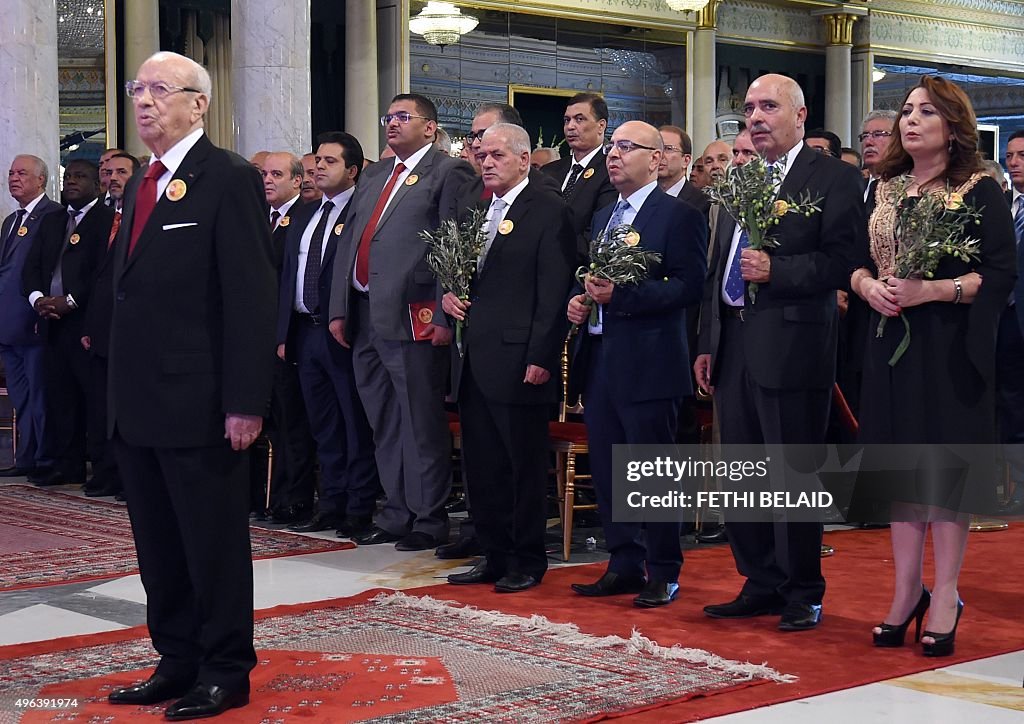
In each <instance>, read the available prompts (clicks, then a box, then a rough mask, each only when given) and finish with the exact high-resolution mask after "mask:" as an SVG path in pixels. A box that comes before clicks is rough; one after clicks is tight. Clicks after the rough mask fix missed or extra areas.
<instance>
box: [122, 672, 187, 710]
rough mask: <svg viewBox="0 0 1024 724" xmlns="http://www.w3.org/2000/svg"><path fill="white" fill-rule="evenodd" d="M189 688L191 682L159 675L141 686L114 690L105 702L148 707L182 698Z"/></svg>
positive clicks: (153, 676)
mask: <svg viewBox="0 0 1024 724" xmlns="http://www.w3.org/2000/svg"><path fill="white" fill-rule="evenodd" d="M190 688H192V681H191V680H181V679H169V678H167V677H166V676H161V675H160V674H153V675H152V676H150V677H149V678H148V679H146V680H145V681H143V682H142V683H141V684H135V685H134V686H126V687H124V688H123V689H114V690H113V691H111V692H110V694H108V695H107V701H108V702H110V703H111V704H134V705H136V706H148V705H150V704H159V703H160V702H161V701H167V700H168V699H174V698H175V697H178V696H182V695H184V694H185V692H187V691H188V690H189V689H190Z"/></svg>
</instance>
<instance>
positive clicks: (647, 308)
mask: <svg viewBox="0 0 1024 724" xmlns="http://www.w3.org/2000/svg"><path fill="white" fill-rule="evenodd" d="M613 208H614V204H612V205H611V206H606V207H605V208H603V209H601V210H600V211H598V212H597V213H596V214H594V220H593V224H592V228H593V229H595V230H598V229H604V227H605V226H607V224H608V220H609V219H610V218H611V214H612V209H613ZM632 226H633V228H635V229H636V230H637V232H639V234H640V246H642V247H643V248H644V249H646V250H648V251H654V252H657V253H659V254H661V261H660V262H659V263H657V264H654V265H653V266H652V267H651V269H650V273H649V275H648V277H647V279H645V280H643V281H642V282H640V283H639V284H636V285H624V286H617V287H615V291H614V292H613V294H612V299H611V302H609V303H608V304H607V305H605V308H604V321H603V336H604V342H603V343H602V344H601V346H600V348H599V352H600V354H602V355H604V358H605V364H606V369H607V371H608V383H609V385H610V389H609V394H610V395H611V396H612V399H613V400H618V401H621V402H623V403H627V402H641V401H648V400H664V399H678V398H682V397H684V396H686V395H689V394H692V393H693V380H692V377H693V375H691V374H690V372H689V369H690V355H689V349H688V346H687V341H686V314H685V308H686V307H688V306H690V305H693V304H696V303H698V302H699V301H700V298H701V293H702V290H703V285H704V275H705V273H706V269H707V247H708V241H707V240H708V225H707V221H706V220H705V219H704V215H703V214H701V213H700V212H699V211H697V209H695V208H693V207H692V206H690V205H689V204H688V203H686V202H685V201H680V200H679V199H675V198H673V197H671V196H669V195H668V194H666V193H665V192H664V191H662V190H661V189H659V188H655V189H654V190H653V191H652V192H651V194H650V196H648V197H647V199H646V201H644V204H643V206H641V207H640V211H639V213H637V215H636V218H635V219H634V220H633V224H632ZM576 293H577V294H580V293H582V290H581V289H579V288H578V287H577V290H576ZM575 344H576V348H575V355H574V361H573V366H572V374H571V377H570V398H572V397H574V396H575V395H576V394H578V393H581V392H582V391H583V390H584V389H585V387H586V380H585V377H586V371H587V367H588V364H587V359H588V356H589V355H590V354H591V353H592V352H593V351H594V350H593V349H592V345H591V344H590V335H589V334H588V332H587V327H586V325H585V324H584V325H581V327H580V329H579V333H578V335H577V339H576V343H575Z"/></svg>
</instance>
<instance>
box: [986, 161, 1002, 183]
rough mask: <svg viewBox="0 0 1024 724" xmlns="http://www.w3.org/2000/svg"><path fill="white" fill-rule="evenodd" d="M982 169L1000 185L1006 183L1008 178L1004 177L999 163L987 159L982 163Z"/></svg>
mask: <svg viewBox="0 0 1024 724" xmlns="http://www.w3.org/2000/svg"><path fill="white" fill-rule="evenodd" d="M981 169H982V170H983V171H984V172H985V173H987V174H988V175H989V176H991V177H992V178H994V179H995V180H996V181H998V182H999V183H1003V182H1004V181H1006V176H1004V175H1003V167H1002V166H1001V165H1000V164H999V162H998V161H993V160H992V159H990V158H986V159H985V160H984V161H982V162H981Z"/></svg>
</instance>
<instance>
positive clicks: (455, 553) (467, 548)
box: [434, 535, 484, 561]
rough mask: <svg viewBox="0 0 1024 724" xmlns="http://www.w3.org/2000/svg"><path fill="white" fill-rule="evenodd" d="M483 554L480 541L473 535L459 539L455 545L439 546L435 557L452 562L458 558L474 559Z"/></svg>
mask: <svg viewBox="0 0 1024 724" xmlns="http://www.w3.org/2000/svg"><path fill="white" fill-rule="evenodd" d="M483 552H484V550H483V548H481V547H480V541H479V540H478V539H477V537H476V536H475V535H472V536H466V537H465V538H459V539H458V540H457V541H455V542H454V543H446V544H444V545H443V546H438V547H437V550H436V551H434V555H435V556H437V557H438V558H440V559H442V560H446V561H450V560H454V559H456V558H472V557H473V556H479V555H481V554H483Z"/></svg>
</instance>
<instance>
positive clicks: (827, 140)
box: [804, 128, 843, 158]
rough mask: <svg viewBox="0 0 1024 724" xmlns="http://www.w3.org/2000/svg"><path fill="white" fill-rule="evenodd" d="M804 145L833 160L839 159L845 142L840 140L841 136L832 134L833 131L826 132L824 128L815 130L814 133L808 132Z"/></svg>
mask: <svg viewBox="0 0 1024 724" xmlns="http://www.w3.org/2000/svg"><path fill="white" fill-rule="evenodd" d="M804 143H806V144H807V145H808V146H810V147H811V148H813V149H814V150H815V151H817V152H818V153H823V154H825V155H826V156H831V157H832V158H839V157H840V155H841V154H842V152H843V142H842V141H840V140H839V136H837V135H836V134H834V133H832V131H826V130H825V129H824V128H815V129H814V130H812V131H808V132H807V133H806V134H805V135H804Z"/></svg>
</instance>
